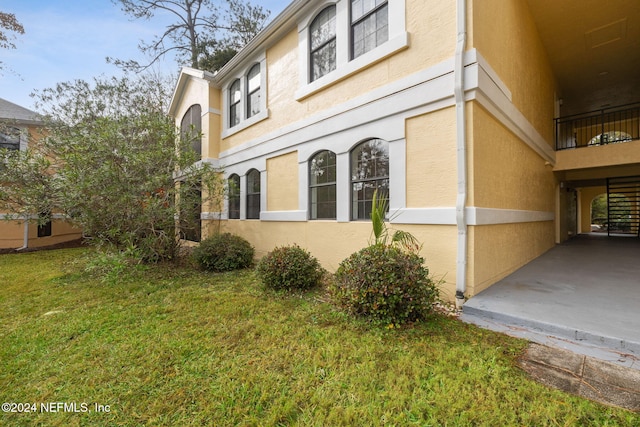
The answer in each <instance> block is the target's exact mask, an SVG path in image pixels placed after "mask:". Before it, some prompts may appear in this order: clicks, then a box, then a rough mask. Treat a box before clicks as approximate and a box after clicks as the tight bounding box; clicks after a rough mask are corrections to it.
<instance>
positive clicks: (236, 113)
mask: <svg viewBox="0 0 640 427" xmlns="http://www.w3.org/2000/svg"><path fill="white" fill-rule="evenodd" d="M241 100H242V92H241V91H240V79H237V80H236V81H234V82H233V84H232V85H231V87H230V88H229V127H230V128H231V127H234V126H235V125H237V124H238V123H240V114H241V111H240V101H241Z"/></svg>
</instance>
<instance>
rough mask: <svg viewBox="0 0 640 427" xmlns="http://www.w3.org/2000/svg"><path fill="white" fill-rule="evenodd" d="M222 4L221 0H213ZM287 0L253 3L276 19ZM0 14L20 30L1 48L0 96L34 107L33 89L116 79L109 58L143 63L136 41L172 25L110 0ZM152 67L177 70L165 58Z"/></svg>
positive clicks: (4, 4) (5, 8)
mask: <svg viewBox="0 0 640 427" xmlns="http://www.w3.org/2000/svg"><path fill="white" fill-rule="evenodd" d="M215 1H221V0H215ZM290 1H291V0H253V1H252V3H254V4H259V5H261V6H262V7H264V8H265V9H268V10H270V11H271V16H270V19H273V18H275V17H276V16H277V15H278V14H279V13H280V12H282V10H283V9H284V8H285V7H286V6H287V5H288V4H289V3H290ZM0 11H2V12H6V13H14V14H15V15H16V18H17V19H18V21H19V22H20V23H21V24H22V25H23V26H24V29H25V34H23V35H18V36H17V38H16V40H14V43H15V45H16V49H12V50H2V51H0V56H1V58H2V62H3V63H4V70H2V71H1V73H2V74H1V75H0V98H4V99H6V100H8V101H11V102H14V103H16V104H19V105H21V106H23V107H26V108H30V109H34V99H33V98H31V97H30V96H29V94H30V93H32V92H33V91H34V90H42V89H45V88H49V87H53V86H55V84H56V83H58V82H64V81H70V80H75V79H83V80H91V79H92V78H93V77H97V76H100V75H105V76H112V75H120V74H121V73H120V70H119V69H118V68H117V67H115V66H114V65H112V64H107V63H106V61H105V58H106V57H107V56H110V57H114V58H119V59H137V60H139V61H140V62H145V58H144V57H143V56H142V55H141V53H140V52H139V51H138V48H137V46H138V42H139V41H140V40H145V41H150V40H151V39H152V38H153V36H154V35H156V34H159V33H160V32H162V31H163V30H164V28H165V26H166V24H168V23H169V22H170V21H169V20H168V18H167V16H166V15H165V16H158V17H157V18H155V19H152V20H150V21H144V20H135V21H132V20H131V19H130V18H129V17H128V16H126V15H125V14H124V13H123V12H122V11H120V8H119V7H118V6H116V5H114V4H113V3H112V2H111V1H110V0H29V1H25V0H0ZM155 69H156V70H157V71H160V72H162V73H173V74H176V75H177V73H178V72H179V67H178V65H177V64H176V63H175V62H173V60H171V59H168V60H165V61H162V62H161V63H159V64H158V65H157V66H156V67H155Z"/></svg>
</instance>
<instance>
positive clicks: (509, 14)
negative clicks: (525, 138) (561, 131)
mask: <svg viewBox="0 0 640 427" xmlns="http://www.w3.org/2000/svg"><path fill="white" fill-rule="evenodd" d="M469 1H470V3H471V8H472V12H471V13H472V16H473V24H472V31H473V32H472V35H471V36H470V38H469V46H468V47H469V48H471V47H475V48H476V49H478V51H479V52H480V53H481V54H482V55H483V56H484V57H485V59H486V60H487V61H488V62H489V64H490V65H491V67H492V68H493V69H494V70H495V71H496V72H497V73H498V75H499V76H500V79H502V81H503V82H504V83H505V84H506V85H507V87H508V88H509V90H510V91H511V93H512V94H513V104H514V105H515V107H516V108H517V109H518V110H519V111H520V112H521V113H522V114H523V115H524V116H525V117H526V118H527V119H528V120H529V122H531V124H532V125H533V126H534V127H535V128H536V130H537V131H538V132H539V133H540V135H542V137H543V138H544V139H545V141H547V142H548V143H549V145H550V146H552V147H553V144H554V132H555V131H554V122H553V118H554V101H555V99H554V98H555V97H554V93H555V92H556V81H555V77H554V76H553V72H552V70H551V66H550V64H549V60H548V57H547V53H546V51H545V49H544V47H543V46H542V42H541V41H540V38H539V36H538V32H537V29H536V25H535V22H534V21H533V18H532V16H531V13H530V12H529V7H528V5H527V2H526V1H525V0H508V1H505V0H469Z"/></svg>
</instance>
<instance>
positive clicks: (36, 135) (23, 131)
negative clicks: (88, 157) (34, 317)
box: [0, 98, 82, 249]
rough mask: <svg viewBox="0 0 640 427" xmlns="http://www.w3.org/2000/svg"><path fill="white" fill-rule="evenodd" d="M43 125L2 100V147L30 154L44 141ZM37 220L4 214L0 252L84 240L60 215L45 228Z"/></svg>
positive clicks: (0, 219)
mask: <svg viewBox="0 0 640 427" xmlns="http://www.w3.org/2000/svg"><path fill="white" fill-rule="evenodd" d="M43 125H44V123H43V122H42V120H40V118H39V117H38V115H37V113H35V112H33V111H31V110H28V109H26V108H23V107H21V106H19V105H16V104H14V103H12V102H9V101H6V100H4V99H2V98H0V147H2V148H7V149H9V150H26V149H27V146H28V145H29V144H37V143H38V140H39V139H40V138H42V127H43ZM0 167H2V166H1V165H0ZM0 185H2V183H0ZM7 218H9V219H10V220H7ZM34 220H35V218H31V221H25V219H24V218H18V217H17V216H16V214H14V213H12V212H0V249H12V248H13V249H18V248H20V249H26V248H34V247H42V246H50V245H55V244H58V243H64V242H68V241H71V240H75V239H79V238H80V237H82V232H81V231H80V230H79V229H78V228H75V227H72V226H71V225H70V224H69V223H68V222H66V221H64V219H63V217H62V216H61V215H58V214H56V213H54V214H53V215H51V221H49V222H47V223H45V224H41V225H38V224H37V223H36V221H34Z"/></svg>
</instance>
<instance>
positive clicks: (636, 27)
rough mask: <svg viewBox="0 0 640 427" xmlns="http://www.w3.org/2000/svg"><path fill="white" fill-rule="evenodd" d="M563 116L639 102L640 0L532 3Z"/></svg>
mask: <svg viewBox="0 0 640 427" xmlns="http://www.w3.org/2000/svg"><path fill="white" fill-rule="evenodd" d="M527 2H528V4H529V9H530V11H531V14H532V16H533V19H534V21H535V23H536V26H537V28H538V32H539V34H540V38H541V40H542V43H543V45H544V46H545V49H546V51H547V54H548V57H549V61H550V62H551V66H552V68H553V70H554V73H555V76H556V78H557V80H558V84H559V90H560V93H559V96H560V97H561V98H562V99H563V107H562V110H561V114H562V115H567V114H574V113H578V112H584V111H591V110H597V109H600V108H603V107H605V106H616V105H623V104H628V103H631V102H636V101H640V1H638V0H606V1H605V0H561V1H559V0H527Z"/></svg>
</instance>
